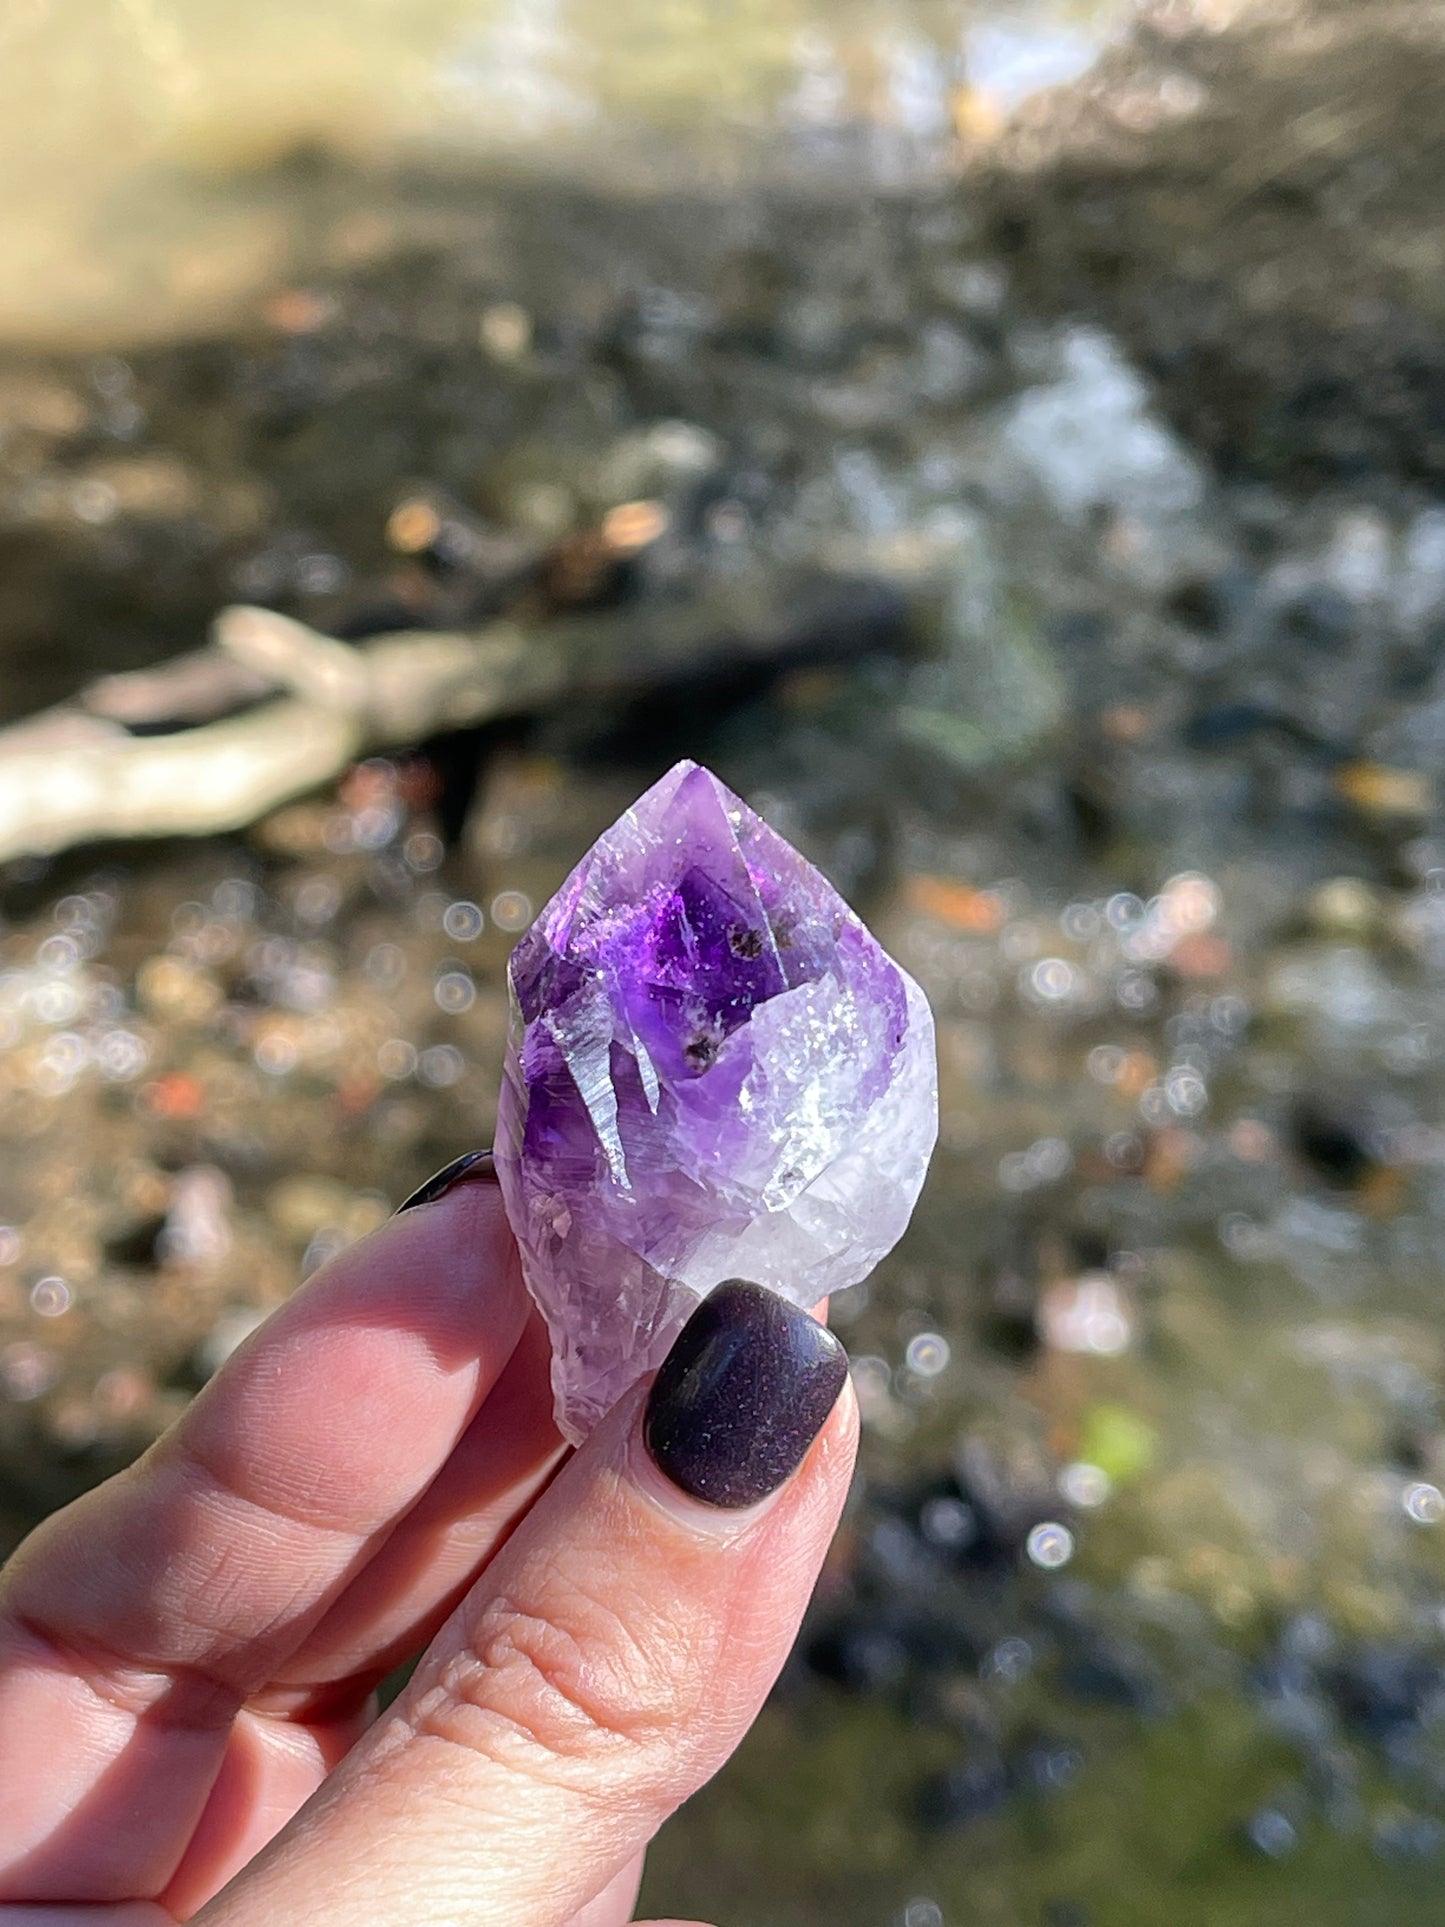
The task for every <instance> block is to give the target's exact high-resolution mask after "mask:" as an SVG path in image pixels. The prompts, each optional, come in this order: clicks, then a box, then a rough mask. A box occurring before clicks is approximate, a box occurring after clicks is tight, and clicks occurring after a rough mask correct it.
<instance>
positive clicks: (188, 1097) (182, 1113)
mask: <svg viewBox="0 0 1445 1927" xmlns="http://www.w3.org/2000/svg"><path fill="white" fill-rule="evenodd" d="M141 1098H142V1100H143V1102H144V1103H145V1105H146V1108H147V1109H148V1110H149V1111H150V1112H151V1114H152V1115H153V1116H155V1117H169V1118H180V1119H185V1118H192V1117H199V1116H200V1115H201V1113H202V1111H204V1110H205V1108H206V1090H205V1086H204V1085H203V1084H202V1083H201V1082H200V1080H199V1079H198V1078H195V1077H191V1076H188V1075H187V1073H186V1072H185V1071H167V1072H166V1073H165V1075H164V1076H163V1077H157V1078H156V1079H155V1080H154V1081H153V1082H152V1083H149V1084H147V1085H146V1086H145V1087H144V1088H143V1090H142V1091H141Z"/></svg>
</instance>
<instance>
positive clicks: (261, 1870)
mask: <svg viewBox="0 0 1445 1927" xmlns="http://www.w3.org/2000/svg"><path fill="white" fill-rule="evenodd" d="M845 1376H846V1368H845V1364H844V1361H843V1354H842V1350H841V1347H839V1346H838V1345H837V1342H836V1340H834V1339H832V1338H831V1337H829V1336H828V1334H827V1333H825V1332H824V1331H823V1330H822V1328H821V1327H819V1326H817V1325H815V1324H813V1323H812V1321H811V1320H808V1319H807V1318H805V1317H804V1315H803V1314H801V1313H796V1312H793V1311H791V1310H790V1309H789V1308H787V1307H785V1306H783V1305H782V1304H781V1302H780V1301H779V1300H777V1299H776V1298H773V1297H772V1296H771V1295H770V1294H767V1293H764V1292H761V1291H759V1290H758V1289H757V1288H756V1287H751V1286H742V1287H736V1286H734V1287H724V1288H721V1289H720V1290H719V1291H718V1292H716V1293H715V1294H714V1296H713V1297H712V1298H711V1299H709V1300H708V1301H707V1303H706V1304H705V1305H704V1306H702V1307H701V1308H700V1310H699V1311H698V1312H697V1313H696V1314H695V1315H694V1318H693V1319H692V1320H691V1321H690V1322H689V1324H688V1326H687V1327H686V1328H685V1330H684V1332H683V1334H682V1336H681V1337H680V1338H679V1340H678V1342H677V1345H676V1346H675V1347H674V1350H673V1353H672V1354H671V1355H670V1357H669V1359H668V1360H667V1361H666V1362H665V1364H664V1366H663V1368H662V1371H661V1372H660V1373H659V1376H658V1382H657V1384H656V1386H655V1387H654V1388H653V1391H652V1394H651V1397H650V1399H649V1400H648V1402H647V1412H646V1418H645V1421H644V1416H643V1405H644V1395H643V1393H642V1392H641V1391H640V1390H639V1391H638V1392H637V1393H634V1394H633V1395H632V1396H631V1397H629V1398H628V1399H626V1400H624V1401H623V1403H622V1404H621V1406H619V1408H618V1409H617V1410H616V1411H614V1412H613V1413H612V1415H611V1416H610V1417H609V1418H608V1419H607V1420H605V1421H604V1423H603V1424H602V1425H601V1426H600V1427H599V1428H598V1430H597V1432H596V1433H594V1435H593V1436H592V1438H591V1439H590V1440H589V1441H588V1443H587V1444H586V1445H585V1446H584V1447H583V1448H582V1449H581V1450H580V1451H579V1452H578V1453H577V1454H576V1455H575V1456H574V1457H573V1458H572V1459H570V1460H569V1461H568V1462H567V1463H566V1464H565V1465H564V1466H563V1468H562V1470H561V1471H560V1472H559V1473H558V1475H557V1477H556V1478H555V1479H554V1481H553V1482H552V1484H551V1485H550V1486H549V1487H548V1489H547V1491H546V1492H545V1493H544V1494H543V1495H542V1497H541V1498H540V1499H539V1500H538V1502H537V1504H536V1505H535V1506H534V1507H533V1509H532V1511H531V1512H530V1513H529V1514H528V1515H527V1517H526V1519H525V1520H524V1521H523V1522H522V1523H521V1525H520V1526H519V1527H518V1528H517V1530H516V1532H515V1533H514V1534H513V1536H512V1537H511V1539H510V1540H509V1541H508V1543H507V1544H506V1546H504V1547H503V1548H502V1550H501V1551H500V1552H499V1553H498V1554H497V1556H496V1557H495V1558H494V1559H493V1561H492V1562H491V1564H490V1565H489V1566H488V1568H487V1570H486V1572H485V1574H484V1575H483V1578H482V1580H481V1581H480V1583H479V1584H478V1586H477V1587H476V1588H475V1589H474V1590H473V1591H472V1592H471V1593H470V1594H469V1595H468V1597H467V1598H466V1600H464V1601H463V1603H462V1605H461V1606H460V1607H459V1608H458V1610H457V1611H456V1613H454V1614H453V1616H452V1617H451V1619H449V1620H448V1622H447V1624H446V1626H445V1627H444V1628H443V1629H442V1632H441V1633H440V1634H439V1636H438V1638H437V1639H436V1641H435V1642H434V1643H433V1645H432V1647H431V1649H430V1650H429V1652H428V1653H427V1655H426V1656H425V1657H424V1659H423V1661H422V1663H421V1665H420V1666H419V1667H418V1669H417V1672H416V1674H415V1676H414V1677H413V1679H412V1681H411V1683H410V1685H409V1686H408V1688H407V1690H406V1691H405V1693H403V1694H402V1695H401V1697H400V1699H399V1700H398V1701H397V1702H396V1704H395V1706H393V1707H392V1708H391V1709H390V1710H389V1712H388V1713H387V1714H386V1715H385V1716H383V1718H382V1719H381V1720H380V1721H378V1722H377V1724H376V1726H374V1727H373V1728H372V1730H371V1732H370V1733H369V1734H368V1735H367V1737H366V1739H365V1740H364V1741H363V1742H362V1743H361V1744H360V1745H359V1746H357V1747H356V1748H355V1749H353V1751H352V1753H351V1754H350V1755H349V1756H348V1758H347V1759H346V1760H345V1761H344V1762H343V1763H342V1765H341V1766H340V1767H339V1768H338V1770H337V1771H336V1773H334V1774H333V1775H332V1776H331V1778H330V1779H329V1780H328V1781H327V1783H326V1785H325V1786H324V1787H323V1788H322V1789H321V1790H320V1792H319V1793H318V1794H317V1795H316V1797H315V1798H314V1799H313V1800H312V1801H310V1802H309V1803H308V1805H307V1806H306V1807H305V1808H304V1809H303V1810H302V1811H301V1813H299V1814H298V1815H297V1816H296V1818H295V1820H294V1821H292V1823H291V1824H290V1826H288V1827H287V1828H286V1829H285V1830H284V1831H283V1833H282V1834H281V1835H279V1836H278V1838H277V1839H276V1840H275V1841H274V1842H273V1843H272V1844H271V1846H270V1847H269V1848H267V1849H266V1850H265V1851H264V1852H263V1853H262V1854H261V1855H260V1856H259V1858H258V1859H257V1860H256V1861H255V1862H253V1863H252V1865H251V1866H250V1867H249V1868H247V1869H246V1871H245V1872H244V1873H243V1874H242V1875H240V1876H239V1877H238V1878H237V1879H236V1880H235V1881H233V1882H232V1883H231V1885H230V1886H229V1887H227V1888H226V1889H225V1890H224V1891H223V1892H222V1893H221V1894H219V1895H218V1896H217V1897H216V1899H215V1900H214V1901H212V1902H211V1904H210V1906H209V1907H208V1908H206V1909H205V1910H204V1911H203V1913H202V1914H201V1915H200V1916H198V1919H199V1920H203V1921H205V1922H206V1923H207V1927H242V1923H246V1924H247V1927H249V1924H250V1923H253V1922H254V1921H256V1920H258V1919H263V1920H269V1919H287V1918H297V1917H300V1916H301V1915H303V1914H304V1917H305V1918H306V1920H307V1921H308V1923H309V1924H310V1927H362V1923H365V1927H391V1924H392V1923H395V1927H401V1923H403V1922H411V1921H416V1920H426V1921H427V1922H429V1923H442V1922H461V1921H470V1920H474V1919H476V1918H485V1919H486V1920H487V1921H488V1923H489V1927H523V1923H525V1927H561V1924H562V1923H564V1922H566V1921H567V1920H569V1919H570V1918H571V1916H573V1915H574V1914H576V1913H577V1912H578V1911H579V1910H580V1909H581V1908H582V1907H583V1906H585V1905H587V1904H588V1902H589V1901H590V1900H591V1899H592V1898H594V1897H595V1896H596V1895H597V1894H599V1893H600V1892H601V1891H602V1890H603V1889H604V1888H605V1887H606V1885H607V1883H608V1881H610V1880H612V1879H613V1878H615V1877H616V1876H617V1875H618V1874H619V1873H620V1871H621V1869H622V1868H623V1867H624V1866H626V1864H627V1863H628V1862H629V1861H630V1860H631V1859H632V1857H633V1856H634V1855H635V1854H636V1853H637V1852H638V1851H639V1850H640V1849H641V1848H643V1847H644V1846H645V1845H646V1843H647V1841H648V1840H649V1839H650V1838H651V1837H652V1835H653V1833H654V1832H655V1831H656V1829H657V1828H658V1826H659V1825H661V1823H662V1821H663V1820H664V1819H665V1818H666V1817H667V1815H668V1814H669V1813H671V1812H672V1811H673V1809H674V1808H675V1807H676V1806H677V1805H678V1804H679V1803H680V1802H681V1801H682V1800H684V1799H685V1798H687V1797H688V1795H689V1794H691V1793H692V1792H694V1791H695V1790H696V1788H697V1787H698V1786H700V1785H701V1784H702V1782H703V1781H704V1780H706V1779H708V1778H709V1777H710V1776H711V1775H712V1773H714V1772H715V1771H716V1770H717V1768H718V1767H719V1766H720V1765H721V1764H722V1762H723V1760H724V1759H725V1758H726V1757H727V1755H728V1754H729V1753H730V1752H731V1751H732V1749H733V1747H734V1746H735V1745H736V1744H737V1742H738V1740H739V1739H740V1738H741V1737H742V1734H743V1732H744V1731H745V1730H746V1728H747V1726H748V1725H749V1723H750V1722H751V1720H752V1719H753V1717H754V1716H755V1714H756V1712H757V1710H758V1708H759V1706H760V1705H761V1703H762V1700H763V1698H764V1696H765V1694H766V1692H767V1690H768V1688H769V1686H770V1685H771V1683H772V1681H773V1679H774V1678H775V1677H776V1675H777V1672H778V1670H779V1668H780V1667H781V1665H782V1662H783V1659H784V1658H785V1656H786V1653H787V1650H788V1647H789V1645H790V1643H791V1641H792V1639H793V1636H794V1634H795V1632H796V1629H797V1625H798V1621H799V1618H800V1617H801V1614H802V1611H803V1608H804V1605H805V1604H806V1601H807V1598H808V1595H809V1593H810V1591H811V1589H812V1586H813V1583H814V1581H815V1579H816V1576H817V1572H818V1569H819V1567H820V1565H821V1563H822V1559H823V1555H824V1552H825V1550H826V1548H827V1544H828V1541H829V1539H830V1537H831V1535H832V1532H833V1529H834V1526H835V1524H836V1522H837V1518H838V1514H839V1511H840V1509H841V1506H842V1503H843V1499H844V1496H845V1493H846V1490H847V1485H848V1480H849V1476H850V1474H851V1469H852V1462H853V1455H854V1450H855V1445H856V1435H857V1409H856V1405H855V1403H854V1401H853V1399H852V1396H851V1393H846V1392H845V1393H844V1395H843V1396H842V1397H841V1398H837V1402H836V1405H835V1404H834V1403H833V1401H834V1399H835V1398H836V1397H837V1393H838V1389H839V1386H840V1384H841V1382H842V1380H843V1378H844V1377H845ZM830 1407H831V1408H832V1409H831V1411H830ZM819 1426H821V1428H822V1429H821V1432H818V1428H819ZM815 1432H817V1433H818V1436H817V1438H816V1440H815V1442H814V1443H813V1444H812V1446H811V1448H810V1449H809V1448H808V1447H807V1441H808V1440H809V1439H810V1438H812V1436H813V1434H814V1433H815ZM644 1433H645V1441H646V1442H645V1443H644ZM805 1449H806V1457H805V1458H804V1460H803V1464H802V1468H801V1470H800V1471H798V1472H797V1473H796V1476H789V1474H790V1472H791V1470H792V1467H793V1466H794V1464H795V1463H796V1461H797V1459H798V1458H799V1457H800V1456H801V1455H802V1454H803V1452H804V1451H805ZM664 1468H665V1470H664ZM778 1480H782V1481H783V1483H782V1484H781V1485H778V1483H777V1482H778ZM774 1487H776V1489H773V1488H774ZM746 1501H757V1503H756V1504H746V1503H745V1502H746ZM739 1506H741V1507H742V1509H740V1510H739V1509H736V1508H738V1507H739Z"/></svg>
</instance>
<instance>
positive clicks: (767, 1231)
mask: <svg viewBox="0 0 1445 1927" xmlns="http://www.w3.org/2000/svg"><path fill="white" fill-rule="evenodd" d="M510 982H511V992H512V1029H511V1037H510V1040H509V1044H508V1050H507V1060H506V1067H505V1071H504V1074H503V1081H502V1095H501V1102H500V1107H499V1117H498V1128H497V1142H496V1157H497V1170H498V1175H499V1177H500V1179H501V1184H502V1191H503V1195H504V1197H505V1199H506V1205H507V1213H508V1217H509V1219H510V1221H511V1224H512V1229H513V1230H514V1232H515V1233H516V1236H517V1239H518V1242H519V1244H520V1245H521V1250H522V1263H523V1269H524V1272H525V1276H526V1280H527V1284H528V1287H529V1289H530V1291H531V1293H532V1295H533V1297H534V1298H535V1300H536V1302H537V1304H538V1306H539V1307H540V1309H541V1312H542V1315H543V1317H544V1318H545V1319H546V1321H547V1325H548V1328H549V1330H550V1332H551V1336H552V1349H553V1368H552V1369H553V1385H554V1389H555V1393H556V1401H557V1416H558V1421H559V1423H560V1424H561V1427H562V1429H563V1431H564V1432H565V1433H566V1435H567V1436H568V1437H569V1438H571V1439H573V1440H580V1439H581V1438H583V1437H585V1436H586V1434H587V1433H588V1431H590V1430H591V1428H592V1426H593V1425H594V1424H595V1423H596V1421H597V1420H598V1419H599V1418H600V1417H601V1416H602V1414H603V1413H604V1412H606V1411H607V1410H608V1409H609V1408H610V1407H611V1406H612V1405H613V1404H615V1403H616V1401H617V1399H618V1398H619V1397H620V1396H621V1395H622V1393H623V1392H625V1391H626V1390H627V1389H628V1387H629V1386H631V1385H632V1384H634V1383H635V1382H636V1380H637V1379H638V1378H640V1377H641V1376H642V1375H643V1374H644V1373H645V1372H648V1371H650V1370H652V1369H653V1368H654V1367H656V1366H657V1365H658V1364H659V1363H660V1362H661V1360H662V1358H663V1357H664V1355H665V1354H666V1352H667V1349H668V1347H669V1345H670V1344H671V1342H672V1340H673V1338H674V1337H675V1336H676V1334H677V1332H678V1330H679V1329H680V1328H681V1326H682V1325H683V1323H684V1322H685V1321H686V1319H687V1317H688V1315H689V1313H690V1312H692V1311H693V1310H694V1309H695V1308H696V1306H697V1304H698V1302H699V1301H700V1300H701V1299H702V1298H704V1297H706V1296H707V1294H708V1292H709V1291H711V1289H712V1288H713V1286H715V1285H717V1284H719V1283H720V1282H721V1281H722V1280H723V1279H725V1278H738V1277H741V1278H748V1279H751V1280H753V1281H754V1282H756V1283H757V1284H760V1285H765V1286H767V1287H768V1288H769V1289H770V1290H772V1291H775V1292H777V1293H778V1294H779V1295H780V1296H781V1297H783V1298H786V1299H788V1300H789V1301H790V1302H791V1303H793V1304H796V1305H802V1306H812V1305H814V1304H816V1303H817V1302H818V1300H819V1299H820V1298H822V1297H824V1296H825V1295H826V1294H827V1293H829V1292H833V1291H838V1290H840V1289H842V1288H843V1287H844V1286H846V1285H851V1284H856V1283H857V1282H858V1280H859V1279H861V1278H863V1277H865V1276H866V1275H867V1273H868V1272H869V1271H871V1270H872V1268H873V1267H874V1265H876V1264H877V1262H878V1260H879V1259H880V1258H881V1257H882V1256H883V1255H884V1253H885V1252H887V1251H888V1250H890V1249H891V1248H892V1246H893V1245H894V1244H895V1243H896V1242H897V1240H898V1238H899V1237H900V1235H901V1234H902V1232H903V1229H904V1227H905V1225H906V1224H907V1222H908V1218H909V1215H910V1213H911V1212H912V1209H913V1205H914V1202H915V1200H916V1198H917V1196H918V1192H919V1189H920V1187H921V1185H922V1183H923V1176H924V1172H925V1170H926V1169H927V1165H928V1159H929V1155H930V1153H931V1151H932V1148H933V1143H934V1139H935V1137H936V1135H937V1127H938V1098H937V1076H936V1062H935V1052H934V1038H933V1019H932V1015H931V1013H930V1011H929V1008H928V1004H927V1001H926V999H925V998H924V995H923V993H922V991H921V990H920V989H919V988H918V986H917V985H916V984H915V983H914V982H913V980H912V979H911V978H910V977H909V976H908V975H907V974H906V973H905V972H904V971H902V970H901V969H900V968H899V967H898V965H897V964H896V963H894V962H893V961H892V959H891V958H890V957H888V956H887V955H886V953H885V952H884V951H883V949H882V948H881V947H880V945H879V944H878V943H877V941H876V940H875V939H874V938H873V937H872V936H871V935H870V934H869V932H868V931H867V930H866V929H865V928H864V926H863V925H862V923H860V922H859V920H858V918H857V917H856V916H854V914H853V912H852V911H851V910H850V909H849V908H848V906H847V905H846V904H845V903H844V902H843V900H842V898H841V897H840V896H839V895H838V893H837V892H836V891H835V890H834V889H833V887H832V886H831V884H829V883H827V882H826V881H825V880H824V878H822V877H821V876H820V875H819V874H818V872H817V871H816V870H814V869H813V868H812V866H811V865H810V864H808V863H807V862H805V861H804V859H803V858H802V857H801V856H799V854H798V853H797V851H796V850H794V849H793V848H792V847H791V845H789V844H788V843H787V842H785V841H784V839H783V838H782V837H780V836H779V835H778V834H777V832H776V831H774V830H772V829H770V828H769V827H768V825H767V824H766V823H764V822H763V820H762V818H761V817H759V816H757V815H756V814H755V813H754V812H753V811H752V810H750V809H748V808H747V807H746V805H745V804H743V803H742V802H741V801H740V800H739V799H738V798H737V797H736V796H734V795H733V794H732V792H731V791H730V790H728V789H726V788H725V787H724V786H723V785H722V784H721V783H720V782H719V781H718V779H717V778H716V777H715V776H713V775H712V774H711V773H710V772H709V771H707V770H705V769H702V768H699V766H698V765H697V764H695V763H679V764H678V765H677V766H676V768H675V769H672V770H670V771H669V772H668V774H667V775H666V776H664V777H663V778H662V780H661V781H660V782H658V783H656V784H655V785H654V786H653V787H652V789H650V790H649V791H648V792H647V793H646V795H645V796H643V797H642V798H640V799H639V801H638V802H637V803H635V804H634V805H633V807H632V808H631V809H630V810H628V811H627V812H626V814H625V815H624V816H622V817H621V818H620V819H619V821H618V822H617V823H615V824H614V825H613V827H612V828H611V829H610V830H608V831H607V832H606V834H605V835H604V836H602V837H600V838H599V839H598V841H597V842H596V843H595V844H594V845H593V847H592V849H591V850H590V851H589V852H588V853H587V855H586V856H585V857H584V858H583V859H582V861H581V863H579V864H578V866H577V868H576V869H575V870H574V871H573V872H572V874H571V876H570V877H569V878H568V879H567V881H566V883H564V884H563V886H562V888H561V889H560V890H559V891H558V892H557V894H556V896H555V897H553V899H552V901H551V902H550V903H549V904H548V905H547V906H546V908H545V909H544V910H543V912H542V914H541V915H540V916H539V917H538V919H537V921H536V923H535V924H534V925H533V926H532V928H531V930H530V931H529V932H528V933H527V935H526V936H525V937H523V939H522V940H521V942H520V943H519V944H518V945H517V948H516V950H515V951H514V952H513V955H512V960H511V965H510Z"/></svg>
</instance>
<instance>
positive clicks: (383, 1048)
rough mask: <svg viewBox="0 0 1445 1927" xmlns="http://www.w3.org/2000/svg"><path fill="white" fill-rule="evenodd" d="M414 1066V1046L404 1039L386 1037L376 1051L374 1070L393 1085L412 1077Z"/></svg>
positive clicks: (415, 1056) (414, 1071) (415, 1064)
mask: <svg viewBox="0 0 1445 1927" xmlns="http://www.w3.org/2000/svg"><path fill="white" fill-rule="evenodd" d="M416 1066H417V1050H416V1045H415V1044H411V1043H408V1042H407V1040H406V1038H404V1037H388V1038H387V1040H386V1042H385V1043H384V1044H382V1045H380V1046H379V1048H378V1050H377V1053H376V1068H377V1069H378V1070H379V1071H380V1072H381V1074H382V1076H383V1077H386V1078H390V1079H391V1080H392V1082H393V1083H399V1082H400V1081H401V1080H402V1079H403V1078H407V1077H412V1076H414V1075H415V1073H416Z"/></svg>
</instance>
